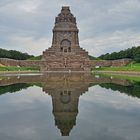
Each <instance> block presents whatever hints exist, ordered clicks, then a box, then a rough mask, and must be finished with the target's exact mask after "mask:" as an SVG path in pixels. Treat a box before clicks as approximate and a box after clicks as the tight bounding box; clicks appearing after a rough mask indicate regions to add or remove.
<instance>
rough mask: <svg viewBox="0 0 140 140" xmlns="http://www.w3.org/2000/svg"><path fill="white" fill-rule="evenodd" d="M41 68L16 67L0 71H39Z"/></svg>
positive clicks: (7, 67) (0, 68)
mask: <svg viewBox="0 0 140 140" xmlns="http://www.w3.org/2000/svg"><path fill="white" fill-rule="evenodd" d="M38 70H39V68H36V67H16V66H6V67H0V71H38Z"/></svg>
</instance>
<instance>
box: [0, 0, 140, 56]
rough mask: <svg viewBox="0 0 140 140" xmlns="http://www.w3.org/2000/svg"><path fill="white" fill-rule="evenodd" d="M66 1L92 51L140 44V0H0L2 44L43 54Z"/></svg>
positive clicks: (82, 39)
mask: <svg viewBox="0 0 140 140" xmlns="http://www.w3.org/2000/svg"><path fill="white" fill-rule="evenodd" d="M65 5H66V6H70V8H71V11H72V13H73V14H74V16H76V18H77V24H78V28H79V29H80V32H79V38H80V46H81V47H83V48H84V49H86V50H87V51H89V54H90V55H94V56H99V55H101V54H103V53H107V52H109V53H110V52H113V51H119V50H122V49H126V48H129V47H131V46H137V45H140V0H0V48H5V49H14V50H19V51H22V52H27V53H29V54H34V55H40V54H42V51H43V50H45V49H47V48H48V47H50V46H51V41H52V28H53V26H54V18H55V16H57V15H58V13H59V12H60V10H61V7H62V6H65Z"/></svg>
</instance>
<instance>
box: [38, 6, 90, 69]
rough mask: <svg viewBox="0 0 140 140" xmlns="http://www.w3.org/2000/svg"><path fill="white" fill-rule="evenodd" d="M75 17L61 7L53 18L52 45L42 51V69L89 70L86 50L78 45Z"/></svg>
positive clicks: (67, 9)
mask: <svg viewBox="0 0 140 140" xmlns="http://www.w3.org/2000/svg"><path fill="white" fill-rule="evenodd" d="M78 32H79V30H78V28H77V24H76V18H75V17H74V16H73V14H72V13H71V11H70V9H69V7H67V6H65V7H62V10H61V13H60V14H58V16H57V17H56V18H55V26H54V28H53V39H52V46H51V47H50V48H48V49H47V50H45V51H44V52H43V56H42V61H43V62H44V63H43V64H42V66H41V70H42V71H89V70H90V67H91V66H90V60H89V57H88V52H86V51H85V50H84V49H82V48H80V46H79V38H78Z"/></svg>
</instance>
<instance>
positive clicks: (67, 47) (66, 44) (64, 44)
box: [60, 39, 71, 53]
mask: <svg viewBox="0 0 140 140" xmlns="http://www.w3.org/2000/svg"><path fill="white" fill-rule="evenodd" d="M60 51H61V52H65V53H67V52H71V42H70V41H69V40H67V39H64V40H62V41H61V44H60Z"/></svg>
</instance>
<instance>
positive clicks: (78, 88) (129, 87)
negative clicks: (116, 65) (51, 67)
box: [0, 73, 140, 136]
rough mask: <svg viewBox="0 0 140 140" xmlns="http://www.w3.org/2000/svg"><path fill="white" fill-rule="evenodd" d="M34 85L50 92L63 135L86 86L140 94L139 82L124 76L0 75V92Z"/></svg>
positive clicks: (73, 118)
mask: <svg viewBox="0 0 140 140" xmlns="http://www.w3.org/2000/svg"><path fill="white" fill-rule="evenodd" d="M33 85H36V86H39V87H42V90H43V91H44V92H45V93H46V94H48V95H50V96H51V98H52V106H53V110H52V113H53V115H54V120H55V125H56V126H57V128H58V129H59V130H60V132H61V135H62V136H69V134H70V132H71V130H72V129H73V127H74V126H75V125H76V117H77V115H78V104H79V97H80V96H81V95H82V94H84V93H87V91H88V88H89V87H91V86H94V85H100V86H101V87H103V88H106V89H112V90H114V91H115V90H118V91H120V92H123V93H126V94H128V95H131V96H135V97H138V98H139V97H140V94H139V93H140V85H139V83H133V84H132V83H130V82H129V81H128V80H126V79H117V78H112V77H102V76H97V75H96V76H91V75H90V74H80V73H75V74H74V73H71V74H59V75H58V74H51V73H50V74H45V75H34V76H26V75H25V76H12V77H1V79H0V94H5V93H7V92H10V93H15V92H16V91H19V90H21V89H26V88H28V87H30V86H33Z"/></svg>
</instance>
